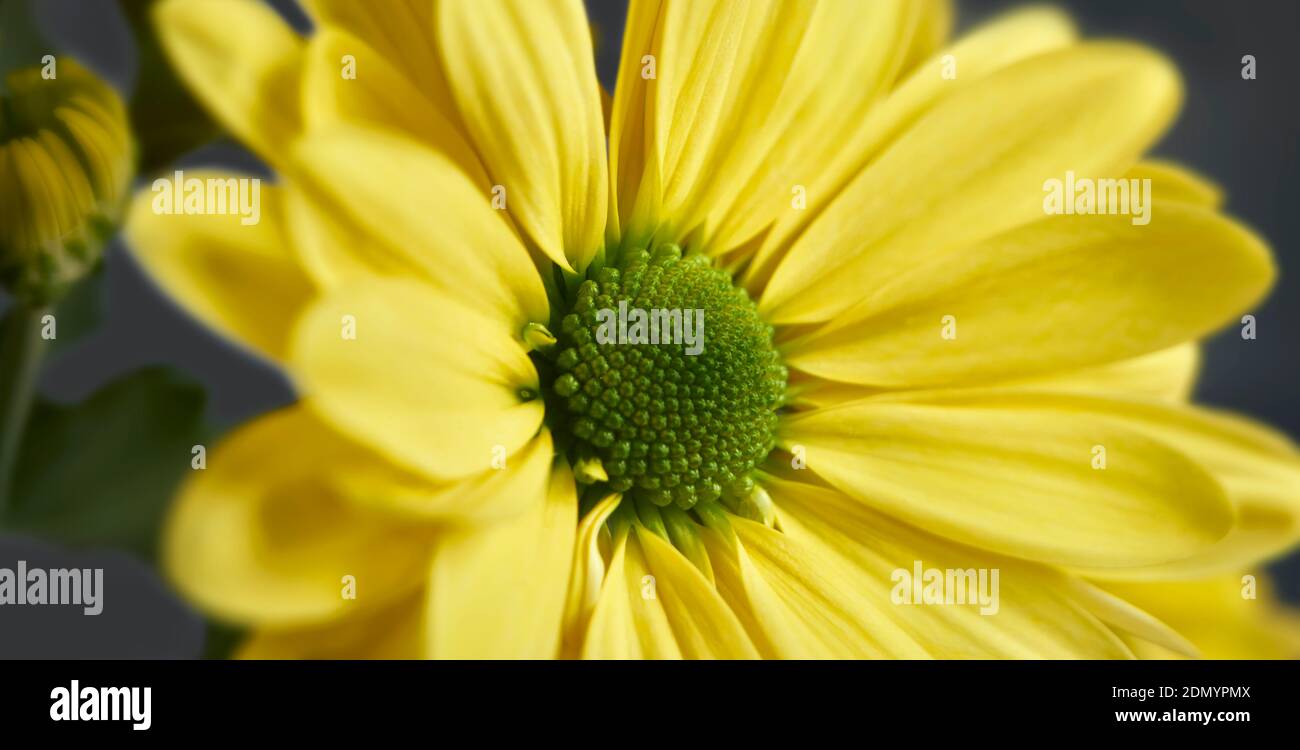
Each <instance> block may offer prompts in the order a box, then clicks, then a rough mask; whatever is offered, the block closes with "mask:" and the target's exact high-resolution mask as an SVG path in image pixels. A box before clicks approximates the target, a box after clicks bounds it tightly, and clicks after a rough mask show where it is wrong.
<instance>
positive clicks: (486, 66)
mask: <svg viewBox="0 0 1300 750" xmlns="http://www.w3.org/2000/svg"><path fill="white" fill-rule="evenodd" d="M435 13H436V21H435V23H436V29H437V39H438V47H439V51H440V52H441V53H442V60H443V65H444V66H445V69H446V71H447V79H448V81H449V82H450V84H451V90H452V93H453V95H454V97H455V99H456V102H457V104H458V105H459V108H460V112H461V114H462V116H463V118H464V122H465V127H466V129H467V131H468V132H469V133H470V137H471V140H472V141H473V142H474V144H475V146H476V147H477V148H478V152H479V154H480V155H481V156H482V157H483V161H484V163H485V164H486V165H487V171H488V175H489V176H490V178H491V180H492V182H493V184H494V185H499V186H501V187H502V188H504V194H503V196H504V199H505V202H506V205H507V207H508V210H509V211H510V215H511V216H513V217H514V218H515V220H516V221H517V222H518V223H519V225H520V226H521V227H523V229H524V230H525V231H526V232H527V233H528V235H529V236H530V237H531V238H532V240H533V242H534V243H536V245H537V246H538V247H539V248H540V249H541V250H542V252H544V253H545V254H546V255H547V257H549V258H550V259H551V260H553V261H555V262H556V263H557V264H559V265H561V266H565V267H569V268H573V269H577V270H582V269H585V268H586V266H587V264H588V263H590V262H591V259H592V258H593V257H595V255H596V252H597V251H598V250H600V249H601V248H602V247H603V246H604V233H605V210H606V199H607V195H608V189H609V188H608V183H607V180H608V178H607V175H606V162H605V124H604V117H603V115H602V114H601V108H600V86H599V84H598V83H597V82H596V66H595V61H594V58H593V56H592V47H591V34H590V31H589V29H588V27H587V22H586V13H585V12H584V10H583V7H582V3H581V2H580V0H537V1H536V2H526V3H514V2H505V3H498V2H494V3H480V2H473V0H441V2H439V3H437V5H436V8H435Z"/></svg>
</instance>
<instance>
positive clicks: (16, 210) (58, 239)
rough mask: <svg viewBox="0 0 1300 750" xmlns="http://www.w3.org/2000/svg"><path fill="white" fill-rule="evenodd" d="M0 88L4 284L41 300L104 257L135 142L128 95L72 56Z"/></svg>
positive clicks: (13, 75)
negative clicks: (126, 100) (126, 101)
mask: <svg viewBox="0 0 1300 750" xmlns="http://www.w3.org/2000/svg"><path fill="white" fill-rule="evenodd" d="M3 83H4V86H3V87H0V285H3V286H4V288H5V289H6V290H8V291H9V292H11V293H12V294H14V295H15V296H16V297H18V298H20V299H24V300H27V301H29V302H32V303H36V304H44V303H48V302H51V301H53V300H55V299H57V298H58V297H59V296H60V295H61V294H62V292H63V290H64V289H66V288H67V286H68V285H70V284H71V283H72V282H74V281H76V280H77V279H78V278H80V277H81V276H82V275H84V274H85V273H87V272H88V271H89V270H91V269H93V268H94V267H95V265H96V264H97V263H98V262H99V258H100V254H101V251H102V248H103V245H104V242H105V241H106V240H107V239H108V238H109V236H111V234H112V232H113V229H114V227H115V226H116V224H117V223H118V221H119V219H120V218H121V215H122V208H123V204H124V202H125V199H126V196H127V193H128V189H129V187H130V185H129V183H130V180H131V177H132V174H133V171H134V164H135V149H134V144H133V142H132V139H131V133H130V130H129V125H128V121H127V114H126V108H125V106H124V105H123V103H122V99H121V98H120V97H119V96H118V95H117V92H116V91H114V90H113V88H112V87H111V86H109V85H108V84H107V83H105V82H103V81H101V80H100V79H99V78H97V77H96V76H95V75H94V74H92V73H91V72H90V71H88V70H86V69H85V68H83V67H81V66H80V65H78V64H76V63H75V62H74V61H72V60H71V59H67V58H59V59H57V61H55V62H54V63H52V64H46V65H36V66H32V67H28V68H20V69H17V70H13V71H12V72H10V73H9V74H8V75H6V76H5V78H4V81H3Z"/></svg>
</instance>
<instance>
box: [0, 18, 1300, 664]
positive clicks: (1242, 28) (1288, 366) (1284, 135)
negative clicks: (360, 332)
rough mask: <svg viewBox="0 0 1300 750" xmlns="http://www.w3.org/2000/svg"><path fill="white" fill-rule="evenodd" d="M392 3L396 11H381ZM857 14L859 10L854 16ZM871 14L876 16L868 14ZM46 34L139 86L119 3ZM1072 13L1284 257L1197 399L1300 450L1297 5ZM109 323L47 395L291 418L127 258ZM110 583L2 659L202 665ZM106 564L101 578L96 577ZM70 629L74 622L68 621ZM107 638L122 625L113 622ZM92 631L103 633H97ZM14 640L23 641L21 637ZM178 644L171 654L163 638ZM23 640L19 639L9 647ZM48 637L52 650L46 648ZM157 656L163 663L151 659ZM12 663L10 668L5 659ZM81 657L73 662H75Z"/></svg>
mask: <svg viewBox="0 0 1300 750" xmlns="http://www.w3.org/2000/svg"><path fill="white" fill-rule="evenodd" d="M371 1H374V2H382V0H371ZM846 1H858V0H846ZM860 1H867V0H860ZM272 4H273V5H275V6H276V7H277V8H278V9H280V10H281V12H283V13H284V14H285V16H286V17H288V18H290V19H291V20H292V21H293V22H294V23H295V24H296V25H298V26H299V27H301V28H305V27H306V25H307V22H306V18H305V16H304V15H303V14H302V12H301V11H300V10H299V9H298V8H297V7H296V6H295V5H294V4H293V3H292V2H291V1H288V0H277V1H275V2H273V3H272ZM1022 4H1023V3H1019V2H1009V1H1004V0H969V2H966V3H962V4H961V5H960V9H959V14H960V15H959V20H958V29H959V30H960V29H964V28H968V27H969V26H970V25H971V24H972V23H975V22H978V21H979V20H981V19H984V18H987V17H989V16H991V15H994V14H996V13H998V12H1001V11H1003V10H1006V9H1008V8H1011V7H1015V6H1018V5H1022ZM37 5H38V12H39V15H40V18H41V21H42V25H43V26H44V27H45V28H46V29H47V31H48V32H49V36H50V37H51V38H52V39H53V40H54V41H55V42H57V43H59V45H60V46H61V47H62V48H63V49H65V50H66V51H68V52H72V53H74V54H77V55H79V56H80V57H81V58H82V59H83V60H84V61H86V62H87V63H88V64H89V65H90V66H91V67H93V68H95V69H96V70H97V71H99V72H100V73H101V74H103V75H105V76H106V77H108V78H109V79H110V80H112V81H113V82H114V83H115V84H117V85H118V86H119V87H120V88H121V89H122V90H123V91H127V92H129V91H130V90H131V87H132V82H133V80H134V73H135V71H134V64H135V62H134V53H133V49H132V46H131V40H130V36H129V33H128V31H127V29H126V27H125V25H124V24H123V23H122V21H121V19H120V18H119V17H118V16H117V15H116V9H115V7H114V5H113V3H110V2H104V1H103V0H41V1H40V2H38V3H37ZM1058 5H1060V6H1062V7H1064V8H1065V9H1066V10H1068V11H1069V12H1070V13H1071V15H1073V16H1074V17H1075V18H1076V19H1077V20H1078V21H1079V23H1080V26H1081V27H1082V29H1083V30H1084V33H1085V35H1087V36H1089V37H1097V36H1102V37H1124V38H1129V39H1135V40H1139V41H1143V42H1146V43H1149V44H1151V45H1153V46H1155V47H1157V48H1159V49H1161V50H1163V51H1164V52H1166V53H1167V54H1169V55H1170V56H1171V57H1172V58H1173V59H1174V60H1175V61H1176V62H1177V64H1178V66H1179V68H1180V70H1181V71H1182V73H1183V76H1184V79H1185V82H1186V89H1187V98H1186V103H1185V106H1184V109H1183V113H1182V116H1181V118H1180V119H1179V121H1178V123H1177V125H1176V126H1175V127H1174V129H1173V130H1172V131H1171V132H1170V133H1169V134H1168V135H1167V136H1166V137H1165V139H1164V140H1163V141H1162V142H1161V144H1160V145H1159V147H1158V148H1157V149H1156V150H1155V153H1156V154H1157V155H1160V156H1163V157H1168V158H1171V159H1174V160H1177V161H1180V162H1182V163H1185V164H1188V165H1190V166H1192V167H1195V168H1196V169H1197V170H1199V171H1200V172H1202V173H1204V174H1206V175H1209V176H1210V177H1212V178H1213V179H1215V180H1216V181H1217V182H1218V183H1219V184H1221V185H1222V186H1223V187H1224V188H1225V189H1226V192H1227V194H1228V210H1229V211H1230V212H1231V213H1232V214H1234V215H1236V216H1238V217H1240V218H1241V219H1242V220H1243V221H1245V222H1246V223H1248V224H1249V225H1250V226H1252V227H1254V228H1255V229H1256V230H1257V231H1258V232H1260V233H1261V234H1262V235H1263V236H1265V237H1266V238H1268V240H1269V241H1270V242H1271V244H1272V246H1273V249H1274V252H1275V253H1276V254H1277V257H1278V261H1279V265H1280V266H1281V268H1282V274H1281V278H1280V281H1279V283H1278V285H1277V287H1276V289H1275V290H1274V291H1273V294H1272V296H1271V297H1270V298H1269V300H1268V301H1267V302H1266V303H1265V304H1264V305H1262V306H1261V307H1259V308H1258V309H1256V310H1254V311H1252V312H1253V313H1254V314H1255V315H1256V317H1257V319H1258V321H1259V324H1258V333H1259V338H1258V339H1257V340H1254V341H1243V340H1242V339H1241V338H1240V336H1239V335H1237V333H1236V328H1235V327H1233V328H1230V329H1229V330H1228V331H1226V332H1225V333H1224V334H1222V335H1220V336H1217V337H1215V338H1214V339H1212V340H1211V341H1210V342H1209V344H1208V346H1207V347H1206V352H1205V354H1206V356H1205V366H1204V370H1203V373H1202V376H1201V380H1200V384H1199V386H1198V388H1197V399H1198V400H1199V401H1202V402H1204V403H1208V404H1213V405H1216V406H1222V407H1228V408H1232V409H1236V410H1239V411H1241V412H1244V413H1246V414H1249V415H1251V416H1254V417H1256V418H1259V419H1262V420H1264V421H1266V422H1268V423H1270V424H1272V425H1274V426H1276V427H1279V428H1280V429H1282V430H1284V431H1286V432H1287V433H1289V434H1290V435H1291V436H1292V437H1300V403H1298V400H1297V398H1296V383H1298V382H1300V349H1298V348H1297V346H1296V341H1297V337H1296V334H1295V332H1294V331H1295V326H1296V325H1297V324H1298V323H1300V272H1298V271H1296V270H1295V269H1300V255H1298V254H1297V232H1298V228H1297V222H1296V203H1297V201H1296V199H1297V191H1296V188H1295V185H1296V179H1297V176H1298V175H1297V170H1296V138H1297V135H1298V134H1300V122H1298V121H1297V118H1298V112H1300V110H1298V108H1297V103H1296V93H1295V92H1296V76H1295V72H1296V71H1295V66H1296V62H1295V60H1296V54H1297V48H1298V47H1300V44H1298V42H1300V34H1298V33H1297V17H1298V12H1297V8H1298V7H1300V4H1297V3H1295V2H1292V1H1291V0H1253V1H1248V2H1223V1H1222V0H1185V1H1184V2H1181V3H1173V2H1158V1H1156V0H1146V1H1145V2H1143V1H1141V0H1066V1H1065V2H1061V3H1058ZM625 6H626V4H625V2H622V0H609V1H605V0H588V7H589V9H590V13H591V18H592V21H593V22H594V23H595V25H596V27H597V30H598V37H599V41H598V55H597V56H598V61H597V62H598V66H599V72H600V76H601V79H602V81H603V82H604V83H605V85H606V87H607V88H609V89H610V90H612V89H613V85H614V80H615V73H616V68H617V63H618V51H619V38H620V36H621V33H622V28H623V19H624V14H625ZM1245 54H1252V55H1254V56H1255V58H1256V60H1257V69H1258V70H1257V76H1258V77H1257V79H1256V80H1253V81H1245V80H1242V78H1241V76H1240V69H1241V62H1240V61H1241V57H1242V55H1245ZM186 163H187V164H198V163H207V164H225V165H231V164H238V165H241V166H245V167H252V168H256V162H255V161H254V160H252V159H251V157H249V156H248V155H247V154H245V153H243V152H242V151H241V150H240V149H239V148H238V147H235V146H231V145H229V144H226V145H219V146H215V147H210V148H208V149H205V150H204V151H203V152H201V153H199V154H196V155H194V156H192V157H190V158H188V159H187V160H186ZM107 266H108V278H107V290H106V296H107V315H106V317H105V320H104V322H103V325H102V327H101V329H100V330H99V331H98V332H96V333H94V334H92V335H91V336H89V337H88V338H87V340H85V341H84V342H82V343H81V344H79V345H78V346H75V347H73V348H72V349H70V350H68V351H66V352H64V353H61V354H60V355H59V356H58V357H57V358H55V359H54V360H53V361H51V362H50V364H49V367H48V369H47V371H46V373H45V376H44V379H43V387H44V389H45V391H46V393H47V394H49V395H51V396H54V397H57V398H61V399H79V398H81V397H83V396H85V395H86V394H88V393H90V392H92V391H93V390H95V389H96V388H98V387H99V386H100V385H102V384H103V383H104V382H106V381H107V380H109V379H111V378H113V377H114V376H116V375H119V374H122V373H125V372H128V371H131V370H134V369H136V368H138V367H140V366H142V365H146V364H156V363H164V364H170V365H174V366H176V367H177V368H179V369H181V370H183V371H185V372H187V373H189V374H191V375H192V376H194V377H195V378H196V379H198V380H199V381H200V382H202V383H203V384H204V385H205V386H206V387H207V388H208V389H209V394H210V396H209V398H210V402H209V410H210V411H209V418H210V420H211V421H212V422H213V423H214V424H216V425H218V426H226V425H231V424H235V423H238V422H240V421H243V420H244V419H247V418H249V417H251V416H253V415H256V414H259V413H261V412H263V411H266V410H268V409H271V408H274V407H276V406H280V405H283V404H286V403H289V402H291V401H292V399H293V394H292V392H291V390H290V388H289V387H288V384H287V383H286V381H285V380H284V379H283V377H282V376H280V375H279V374H278V373H277V372H276V371H275V370H274V369H272V368H271V367H269V366H267V365H266V364H265V363H262V362H259V361H257V360H255V359H253V358H250V357H248V356H246V355H245V354H244V353H242V352H241V351H240V350H238V349H236V348H234V347H232V346H231V345H229V344H227V343H225V342H223V341H221V340H220V339H218V338H216V337H214V336H213V335H212V334H211V333H209V332H208V331H206V330H205V329H204V328H203V327H202V326H200V325H198V324H197V323H195V322H194V321H192V320H191V319H190V318H188V317H187V316H186V315H185V314H183V313H182V312H180V311H179V310H178V309H177V308H176V307H175V306H174V305H173V304H172V303H171V302H170V301H168V300H167V299H166V298H165V297H164V296H162V295H161V294H160V293H159V292H158V290H156V289H155V288H154V287H153V286H152V285H151V284H150V283H149V282H148V281H147V280H146V279H145V278H144V277H143V276H142V275H141V273H140V271H139V269H138V268H137V267H136V266H135V264H134V262H133V261H132V260H131V258H130V257H129V255H127V254H126V253H125V252H123V250H122V248H121V247H120V246H118V245H115V246H114V247H113V248H112V249H111V251H110V254H109V258H108V263H107ZM33 544H34V543H33V542H31V541H27V540H17V539H12V538H10V539H4V538H0V563H3V561H7V560H16V559H19V558H20V557H21V555H22V554H23V553H26V554H29V555H31V557H28V558H27V559H29V561H32V560H33V558H34V557H37V555H36V553H35V552H34V551H33V547H32V545H33ZM40 557H42V558H47V559H49V562H47V563H46V564H47V565H51V564H55V563H54V559H55V558H64V559H63V561H62V562H60V563H58V564H60V565H68V566H74V565H80V564H86V563H81V562H79V560H80V559H81V557H82V555H81V553H76V554H73V553H60V552H58V551H57V550H50V549H46V548H44V547H42V549H41V551H40ZM96 558H97V559H99V560H102V561H103V563H102V564H103V565H105V566H107V567H108V570H107V571H106V578H107V579H108V583H106V586H110V585H111V586H114V587H115V590H114V589H110V593H109V596H108V600H107V606H108V607H110V608H111V609H112V610H115V617H113V618H112V619H111V622H113V623H127V624H129V623H131V622H137V623H140V624H141V625H142V626H143V625H151V627H141V628H138V629H135V630H134V635H131V633H130V631H131V629H130V628H127V629H126V630H125V631H122V630H121V627H120V626H118V627H117V628H105V627H98V629H96V628H97V626H96V625H95V624H94V623H93V621H94V620H95V619H96V618H83V617H80V616H79V615H72V614H68V613H66V612H56V611H51V610H53V609H54V608H49V607H41V608H28V609H31V610H38V611H37V612H33V613H31V614H27V615H24V617H23V618H21V622H16V621H15V620H14V619H11V618H9V617H6V621H7V622H6V623H0V625H2V626H3V627H0V630H3V631H5V632H3V633H0V644H3V643H6V642H7V643H10V644H15V643H26V644H37V645H36V646H34V647H33V648H32V649H29V650H28V651H25V652H24V653H18V652H13V651H11V650H10V649H9V648H8V647H4V646H0V657H6V656H9V657H12V656H20V655H35V653H41V652H42V647H41V645H40V644H44V651H43V653H45V655H57V654H58V653H61V651H60V650H59V648H60V647H59V645H58V644H71V643H74V642H76V639H75V638H70V637H69V634H71V633H77V632H82V633H84V636H85V637H84V640H83V641H82V642H83V643H88V644H91V645H90V646H87V647H84V648H82V647H79V650H77V651H76V652H75V655H78V656H82V655H103V656H139V655H151V656H157V657H164V658H165V657H171V656H183V655H188V654H195V653H198V648H199V647H198V645H197V640H196V638H195V637H194V636H193V635H192V634H193V632H194V628H195V627H196V626H197V625H196V623H197V620H196V619H195V618H194V616H193V615H192V614H188V613H185V612H184V611H183V610H180V609H178V608H177V606H176V605H175V604H174V603H172V602H169V601H168V600H167V599H166V598H165V597H162V596H159V592H158V591H157V589H158V585H157V583H156V582H155V581H153V580H151V578H150V575H149V574H148V573H147V572H145V571H142V570H141V569H140V568H139V566H138V565H135V564H133V563H131V562H129V561H126V560H125V559H123V558H120V557H116V558H115V557H114V556H113V555H112V554H107V553H103V554H101V553H96ZM97 564H99V563H97ZM1274 568H1275V573H1276V574H1277V580H1278V586H1279V588H1280V589H1281V590H1282V593H1283V595H1284V596H1285V597H1286V598H1287V599H1290V600H1291V601H1296V602H1300V556H1295V557H1292V558H1290V559H1289V560H1287V561H1284V562H1283V563H1280V564H1278V565H1275V566H1274ZM69 618H72V620H71V621H69ZM101 619H102V622H103V623H108V622H110V620H109V619H107V618H101ZM88 621H89V622H88ZM14 627H16V628H17V629H18V632H17V633H15V632H14V631H13V630H11V628H14ZM158 628H161V630H162V632H171V633H176V634H178V635H176V636H175V637H172V638H165V639H158V638H156V637H154V636H153V635H152V634H153V633H155V632H157V629H158ZM10 635H18V636H20V637H18V638H10V637H9V636H10ZM47 635H48V636H49V637H44V636H47ZM151 642H152V643H154V644H155V646H154V647H152V648H150V646H149V645H148V644H149V643H151ZM6 652H8V653H6ZM66 653H67V654H68V655H73V654H74V652H73V651H72V650H66Z"/></svg>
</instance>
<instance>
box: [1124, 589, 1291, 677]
mask: <svg viewBox="0 0 1300 750" xmlns="http://www.w3.org/2000/svg"><path fill="white" fill-rule="evenodd" d="M1247 575H1250V580H1248V579H1247V578H1246V577H1245V576H1243V575H1240V574H1239V575H1228V576H1220V577H1215V578H1211V579H1206V580H1200V581H1186V582H1174V581H1161V582H1159V583H1124V584H1118V583H1106V584H1103V585H1104V586H1105V587H1106V589H1107V590H1109V591H1111V592H1112V593H1114V594H1115V595H1116V596H1118V597H1120V598H1122V599H1124V600H1125V601H1128V602H1131V603H1132V604H1133V605H1134V606H1137V607H1140V608H1141V609H1143V610H1144V611H1147V612H1150V613H1151V614H1152V615H1154V616H1156V617H1159V618H1160V619H1161V620H1163V621H1164V622H1167V623H1169V624H1170V625H1171V626H1172V627H1174V628H1175V629H1177V630H1178V632H1180V633H1182V634H1183V635H1185V636H1186V637H1187V638H1188V640H1190V641H1191V642H1192V643H1193V644H1194V645H1195V646H1196V647H1197V649H1198V650H1199V651H1200V653H1201V656H1203V657H1205V658H1207V659H1296V658H1300V616H1297V614H1296V612H1295V610H1294V609H1288V608H1283V607H1282V606H1280V605H1279V604H1278V602H1277V596H1276V594H1275V593H1274V585H1273V581H1272V580H1271V579H1270V578H1269V577H1268V576H1265V575H1262V574H1261V573H1259V572H1255V573H1253V574H1250V573H1247ZM1152 646H1153V648H1151V649H1149V650H1148V653H1146V654H1144V655H1145V656H1147V657H1149V658H1170V657H1172V656H1177V655H1178V654H1176V653H1174V652H1170V651H1168V650H1165V649H1161V648H1155V647H1154V644H1152Z"/></svg>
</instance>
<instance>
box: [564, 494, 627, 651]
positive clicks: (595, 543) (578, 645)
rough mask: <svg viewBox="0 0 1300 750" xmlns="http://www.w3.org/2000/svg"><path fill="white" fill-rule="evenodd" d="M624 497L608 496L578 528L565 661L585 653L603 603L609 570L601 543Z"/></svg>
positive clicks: (567, 606) (566, 613)
mask: <svg viewBox="0 0 1300 750" xmlns="http://www.w3.org/2000/svg"><path fill="white" fill-rule="evenodd" d="M622 499H623V497H622V496H621V495H609V496H608V497H605V498H603V499H601V500H600V501H599V502H597V503H596V504H595V505H594V506H593V507H592V508H591V509H590V510H588V511H587V513H586V515H584V516H583V517H582V521H581V522H580V523H579V524H578V534H577V540H576V542H575V544H574V549H573V573H572V576H571V577H570V580H569V595H568V601H567V602H566V604H565V608H564V643H563V649H562V654H563V656H564V657H565V658H577V657H578V655H579V654H580V653H581V651H582V641H583V638H584V635H585V633H586V630H587V623H588V622H589V621H590V620H591V613H592V612H593V611H594V610H595V609H596V603H597V602H598V601H600V594H601V584H602V583H603V582H604V580H605V570H606V568H607V567H608V562H609V561H608V559H607V556H608V555H607V553H608V552H610V550H607V549H606V550H602V548H601V539H602V538H606V539H608V537H609V532H608V529H607V527H606V526H605V521H606V520H608V519H609V516H610V514H611V513H613V512H614V511H615V510H616V509H617V508H618V505H619V503H620V502H622Z"/></svg>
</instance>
